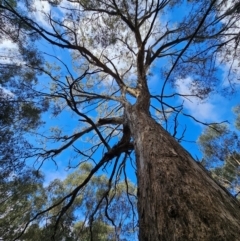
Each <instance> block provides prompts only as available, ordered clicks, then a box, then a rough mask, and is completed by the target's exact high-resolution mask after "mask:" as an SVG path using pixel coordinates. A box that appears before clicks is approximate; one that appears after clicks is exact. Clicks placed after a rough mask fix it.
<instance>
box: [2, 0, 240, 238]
mask: <svg viewBox="0 0 240 241" xmlns="http://www.w3.org/2000/svg"><path fill="white" fill-rule="evenodd" d="M47 2H48V3H49V5H48V4H46V5H45V9H44V8H42V9H40V10H39V9H37V7H36V6H37V4H35V3H36V1H33V2H31V1H26V3H27V4H28V5H24V3H25V1H22V2H21V3H22V4H21V5H19V6H20V7H21V10H19V9H18V8H16V7H13V6H12V5H11V4H9V2H8V1H4V0H3V1H1V4H0V10H1V11H4V13H5V15H3V16H2V18H3V20H4V21H8V20H9V19H11V18H13V19H17V20H18V22H19V23H22V24H23V25H24V26H25V28H26V29H27V31H26V32H25V31H21V35H20V37H18V36H17V39H18V38H20V39H21V36H23V37H25V38H26V40H27V41H25V42H28V41H30V40H36V41H37V42H36V43H37V44H40V43H44V44H47V45H48V46H49V48H48V49H47V54H44V56H45V61H44V63H45V64H43V65H41V64H38V63H36V64H32V63H31V62H32V59H31V58H28V59H26V60H25V62H24V63H22V65H23V66H27V67H29V68H30V69H33V70H35V71H38V72H39V73H42V77H41V78H40V79H41V80H42V81H41V82H39V85H37V86H36V88H35V89H34V90H35V93H36V94H37V96H42V97H45V98H47V99H48V101H49V102H50V108H51V110H53V114H54V116H55V117H58V118H60V117H63V116H64V115H65V117H66V116H67V117H68V118H69V119H70V115H68V113H67V110H70V111H71V121H72V124H73V125H75V128H73V129H74V130H72V131H69V129H68V128H67V127H65V128H63V127H58V128H57V127H54V128H52V129H51V132H48V133H46V132H45V133H44V132H42V133H38V134H39V135H41V136H43V138H44V139H45V140H44V141H45V142H43V143H44V144H41V143H40V144H38V145H37V144H36V146H34V148H33V149H31V151H35V153H34V155H31V157H32V158H33V157H35V158H36V161H39V162H40V166H41V165H42V164H43V163H44V162H46V161H47V160H53V161H55V162H56V163H57V162H58V161H59V160H60V159H58V156H59V155H60V154H64V152H65V153H67V150H69V149H70V151H71V153H72V155H71V157H70V158H69V160H68V166H69V167H75V166H78V165H80V164H81V163H83V162H91V163H93V164H94V165H93V168H92V169H91V170H90V171H89V172H88V174H87V175H86V178H85V179H84V180H83V181H82V182H80V183H78V185H77V186H76V187H75V188H74V189H72V190H71V191H70V192H69V193H68V194H66V195H65V196H64V197H62V198H61V199H56V200H55V202H54V204H53V205H52V206H51V207H49V208H47V209H42V210H39V213H38V214H36V215H35V216H33V217H32V218H31V219H30V221H29V222H28V223H27V224H26V225H25V228H24V229H23V230H22V232H21V233H20V234H19V237H20V236H21V235H22V234H23V232H24V231H26V230H27V227H28V226H29V225H30V223H31V222H32V221H33V220H35V219H37V218H38V217H40V216H44V215H46V214H50V215H51V216H50V217H49V218H50V219H52V220H54V221H55V225H54V232H53V236H56V235H57V228H58V227H59V226H61V225H60V224H61V222H62V220H64V218H65V217H66V216H67V214H68V212H69V211H70V210H71V208H72V207H73V205H74V203H75V202H77V197H78V195H79V193H80V192H81V190H83V189H84V188H85V187H86V185H87V184H88V183H89V182H90V180H91V178H92V177H93V176H94V174H95V173H96V172H98V171H101V170H108V172H109V175H108V178H109V181H108V187H109V188H108V190H107V192H103V193H100V202H99V205H97V207H99V208H100V206H101V204H103V203H104V202H103V200H106V199H109V198H110V197H111V192H110V189H112V188H114V187H116V185H113V183H117V182H119V179H121V178H124V179H125V180H127V175H128V167H130V166H131V163H132V162H133V169H134V171H136V176H137V180H138V195H137V196H138V218H139V240H140V241H142V240H151V241H154V240H174V239H175V240H176V239H177V240H206V241H207V240H209V241H210V240H237V239H238V238H239V225H240V220H239V216H240V211H239V203H238V202H237V200H235V199H234V198H233V197H231V196H230V195H229V194H228V193H227V192H226V191H225V190H223V189H222V188H221V187H220V186H219V185H218V184H217V183H216V182H214V181H213V179H212V178H211V177H210V176H209V175H208V174H207V173H206V172H205V170H203V169H202V168H201V166H199V165H197V164H196V163H195V162H194V160H193V159H192V157H191V156H190V155H189V154H188V153H187V152H186V151H185V150H184V149H183V148H182V147H181V146H180V145H179V143H178V142H179V141H181V140H182V138H183V137H182V135H181V134H180V133H179V132H178V129H177V123H178V117H179V116H180V115H181V116H189V117H191V118H193V119H195V118H194V117H193V116H190V115H188V114H187V113H186V112H185V110H184V105H178V104H177V105H174V103H173V102H171V98H174V97H176V96H182V97H189V96H186V95H184V93H177V92H176V88H175V87H176V85H177V84H179V80H181V81H183V82H186V81H187V80H188V79H189V78H190V79H191V82H190V84H189V89H190V90H191V91H192V93H191V95H193V96H195V97H198V98H199V99H204V98H205V97H207V96H208V95H209V94H210V93H211V92H212V91H214V90H215V87H216V86H218V84H219V83H220V82H221V80H219V74H218V70H219V69H218V66H220V65H221V64H223V63H225V64H226V65H227V66H230V67H229V70H230V73H231V74H229V75H228V78H227V79H225V82H226V81H228V82H231V84H232V86H234V83H235V82H234V80H235V79H236V73H237V68H233V67H234V66H236V65H234V64H233V63H235V62H234V61H235V59H234V56H237V55H238V53H239V46H238V43H239V41H238V40H239V26H238V25H237V23H238V19H239V11H238V9H239V8H238V4H236V3H234V2H233V3H232V2H231V3H230V4H229V1H225V0H222V1H217V0H212V1H209V0H207V1H206V0H201V1H195V0H193V1H175V0H152V1H142V0H134V1H125V0H122V1H115V0H111V1H109V0H107V1H105V0H101V1H94V0H91V1H85V0H76V1H72V0H69V1H67V0H66V1H46V3H47ZM31 3H32V5H31ZM50 4H52V5H51V6H50ZM180 7H183V8H184V10H185V11H184V12H183V13H182V14H179V15H178V19H174V17H173V16H174V13H176V12H177V11H178V10H179V8H180ZM48 10H49V11H48ZM50 10H51V11H50ZM41 13H42V14H41ZM167 13H169V14H170V15H168V16H167ZM39 14H40V15H39ZM171 14H172V15H171ZM164 17H166V19H164ZM3 28H4V27H3ZM32 36H34V38H33V37H32ZM40 40H41V41H40ZM31 43H32V42H31ZM50 46H51V47H52V46H55V47H56V48H55V49H56V50H59V49H67V50H68V52H67V53H65V54H66V55H64V58H60V57H59V56H58V55H57V54H53V53H52V52H51V51H50ZM58 48H59V49H58ZM27 50H29V51H30V50H32V46H28V48H27ZM53 52H54V51H53ZM34 53H36V51H35V50H34ZM69 53H70V55H69ZM70 57H71V60H72V63H71V64H69V63H68V61H63V60H65V59H67V58H70ZM157 61H159V62H157ZM154 63H157V64H159V70H158V72H157V73H158V74H157V80H158V83H159V88H161V89H160V90H159V92H158V93H156V92H155V93H154V92H153V91H151V90H150V88H149V82H148V79H150V73H151V70H153V64H154ZM163 63H168V65H167V66H166V65H164V64H163ZM46 83H47V84H46ZM167 86H168V87H169V88H170V90H171V93H170V95H167V92H166V88H167ZM33 98H35V97H34V96H33ZM169 109H170V112H171V116H170V117H168V116H167V114H168V112H169ZM153 110H156V111H157V112H159V113H162V114H161V116H160V117H161V120H162V119H163V120H164V121H165V126H164V127H165V129H166V130H164V129H163V128H162V127H161V125H160V124H159V123H160V121H161V120H160V119H158V118H157V117H156V118H155V115H154V114H153V113H154V112H153ZM167 117H168V118H167ZM171 126H173V127H172V128H170V127H171ZM168 132H170V133H171V134H172V136H171V135H170V134H169V133H168ZM43 133H44V134H43ZM174 137H175V139H177V140H178V142H177V141H176V140H175V139H174ZM84 141H87V144H86V145H85V146H83V145H82V144H83V142H84ZM52 142H54V144H52ZM82 147H85V148H82ZM131 154H134V155H135V159H134V161H133V160H132V159H131V158H132V156H131ZM126 183H127V182H126ZM105 204H108V203H105ZM106 207H107V209H108V208H110V207H111V205H107V206H106ZM96 215H97V212H96V213H94V215H93V216H92V219H94V217H95V216H96ZM90 223H91V222H90ZM153 224H154V225H153ZM222 227H224V228H222ZM17 238H18V237H17ZM17 238H16V239H17Z"/></svg>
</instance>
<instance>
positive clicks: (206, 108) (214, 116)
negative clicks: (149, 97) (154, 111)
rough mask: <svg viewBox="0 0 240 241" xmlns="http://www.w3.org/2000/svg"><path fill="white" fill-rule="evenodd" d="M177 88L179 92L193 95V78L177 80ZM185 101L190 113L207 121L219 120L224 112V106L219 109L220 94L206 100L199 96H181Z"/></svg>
mask: <svg viewBox="0 0 240 241" xmlns="http://www.w3.org/2000/svg"><path fill="white" fill-rule="evenodd" d="M176 86H177V87H176V89H177V92H178V93H179V94H182V95H191V91H190V90H191V89H192V88H193V86H192V79H191V78H190V77H188V78H186V79H178V80H176ZM181 100H183V101H184V107H185V108H186V109H187V110H188V111H189V113H190V114H191V115H192V116H194V117H195V118H196V119H198V120H200V121H205V122H219V120H220V119H221V116H222V114H223V112H224V108H222V109H221V111H219V103H217V102H221V101H222V99H221V97H220V96H215V98H211V99H208V100H206V101H204V102H203V101H201V100H200V99H199V98H198V97H195V96H191V97H187V98H184V97H181Z"/></svg>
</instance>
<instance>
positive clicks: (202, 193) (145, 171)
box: [126, 105, 240, 241]
mask: <svg viewBox="0 0 240 241" xmlns="http://www.w3.org/2000/svg"><path fill="white" fill-rule="evenodd" d="M126 116H127V121H128V124H129V127H130V130H131V133H132V136H133V140H134V146H135V151H136V162H137V177H138V214H139V225H140V226H139V227H140V231H139V240H140V241H189V240H193V241H198V240H199V241H215V240H216V241H223V240H224V241H237V240H240V203H239V202H238V201H237V200H236V199H235V198H233V197H232V196H231V195H230V194H228V193H227V192H226V191H225V190H224V189H223V188H222V187H220V186H219V185H218V184H217V183H216V182H215V181H214V180H213V179H212V178H211V177H210V176H209V175H208V173H207V172H206V171H205V170H204V169H203V168H202V167H201V166H200V165H198V164H197V163H196V162H195V161H194V160H193V158H192V157H191V155H190V154H189V153H188V152H187V151H186V150H184V149H183V148H182V147H181V146H180V145H179V143H177V142H176V140H175V139H174V138H173V137H171V136H170V135H169V134H168V133H167V132H166V131H165V130H164V129H163V128H162V127H161V126H160V125H159V124H158V123H156V122H155V121H154V120H153V119H152V118H151V117H150V115H148V114H147V113H146V112H144V111H143V110H142V109H140V108H139V107H137V106H136V105H135V106H131V107H128V108H126Z"/></svg>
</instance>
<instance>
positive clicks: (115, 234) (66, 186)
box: [5, 164, 137, 241]
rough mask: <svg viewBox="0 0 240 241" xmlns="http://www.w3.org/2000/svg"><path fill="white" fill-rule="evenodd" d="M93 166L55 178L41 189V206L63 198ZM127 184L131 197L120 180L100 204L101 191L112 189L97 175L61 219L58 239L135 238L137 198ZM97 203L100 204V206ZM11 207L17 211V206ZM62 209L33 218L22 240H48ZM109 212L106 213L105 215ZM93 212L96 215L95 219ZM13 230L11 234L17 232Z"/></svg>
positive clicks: (19, 214) (113, 239) (105, 239)
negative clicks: (35, 219) (15, 207)
mask: <svg viewBox="0 0 240 241" xmlns="http://www.w3.org/2000/svg"><path fill="white" fill-rule="evenodd" d="M91 168H92V167H91V165H89V164H87V165H86V164H85V165H82V166H81V167H80V168H78V169H77V170H75V171H74V172H73V173H72V174H70V175H69V176H67V178H66V179H65V180H63V181H60V180H58V179H56V180H54V181H52V182H51V183H50V184H49V185H48V186H47V187H46V188H45V189H44V190H42V191H44V192H43V195H42V199H41V203H42V205H45V206H46V207H47V206H51V203H55V202H57V201H58V200H61V199H62V198H63V197H64V196H65V195H66V194H67V193H69V192H70V191H71V190H72V189H73V188H74V187H75V186H77V183H79V181H80V182H81V180H84V179H85V177H86V175H87V173H88V171H89V170H90V169H91ZM128 186H129V190H128V191H129V193H128V194H130V195H131V196H130V197H128V196H127V193H126V190H125V185H124V184H123V183H119V184H117V186H116V190H115V192H114V193H113V192H112V193H111V194H110V196H109V197H110V199H109V200H108V199H107V198H106V200H104V201H103V203H101V198H102V195H101V193H104V192H106V191H107V190H108V189H109V187H108V180H107V178H106V176H104V175H99V176H94V177H93V178H92V179H91V181H90V182H89V183H88V185H87V186H86V187H85V188H84V189H83V190H82V191H81V192H80V193H79V194H78V197H77V198H76V202H75V203H74V205H73V206H72V207H71V209H69V210H68V212H67V215H66V216H65V217H64V218H63V219H62V220H61V225H60V228H59V230H58V232H57V234H56V239H58V240H62V239H65V240H71V241H73V240H74V241H77V240H79V241H82V240H86V241H90V240H91V239H93V240H99V241H103V240H104V241H107V240H108V241H123V240H134V236H136V231H135V229H136V222H137V219H136V217H135V215H136V214H135V212H136V197H135V189H134V186H133V184H131V183H130V182H129V183H128ZM35 188H36V187H35ZM34 194H35V192H34V191H33V190H32V195H34ZM38 198H39V197H38ZM128 198H130V199H131V202H129V200H130V199H128ZM20 200H21V199H20ZM29 201H30V200H29ZM31 202H32V203H33V204H34V203H36V200H34V198H32V199H31ZM104 202H109V209H108V210H106V205H105V204H104ZM38 203H39V201H38ZM5 205H6V206H8V208H9V203H7V202H6V203H5ZM97 206H99V207H98V208H97ZM8 208H5V209H8ZM12 209H13V211H14V208H12ZM59 210H61V207H56V208H55V209H52V210H51V211H50V214H51V215H50V214H48V215H46V217H45V218H44V219H41V222H40V220H38V222H36V221H34V222H33V223H32V224H31V225H30V227H29V228H28V229H27V231H26V233H25V234H24V235H23V236H22V240H25V241H27V240H29V241H30V240H43V239H49V237H51V234H52V232H53V230H54V224H55V219H54V217H56V214H57V213H58V212H59ZM22 211H23V210H20V211H19V212H18V213H15V215H16V216H18V217H19V218H20V217H22V215H21V212H22ZM26 213H27V212H26ZM106 213H107V215H105V214H106ZM94 214H95V215H94ZM29 215H31V214H29ZM93 215H94V216H95V218H94V219H93ZM51 216H52V217H51ZM134 217H135V218H134ZM134 222H135V223H134ZM6 227H8V225H5V228H6ZM13 230H14V229H13ZM13 230H12V234H13V233H14V232H13ZM6 237H7V239H6V240H11V237H10V236H9V234H6ZM125 238H127V239H125Z"/></svg>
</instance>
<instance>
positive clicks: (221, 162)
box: [198, 106, 240, 197]
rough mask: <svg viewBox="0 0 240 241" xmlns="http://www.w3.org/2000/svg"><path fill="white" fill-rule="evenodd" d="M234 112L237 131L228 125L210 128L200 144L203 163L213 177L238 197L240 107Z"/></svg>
mask: <svg viewBox="0 0 240 241" xmlns="http://www.w3.org/2000/svg"><path fill="white" fill-rule="evenodd" d="M234 112H235V114H236V120H235V126H236V128H237V130H233V128H230V127H231V126H229V125H227V124H222V125H213V126H209V127H208V128H206V129H205V130H204V132H203V134H202V135H201V136H200V137H199V140H198V142H199V145H200V149H201V150H202V153H203V159H202V163H203V164H204V165H205V166H206V167H207V168H208V169H210V171H211V173H212V176H213V177H214V178H215V179H216V180H218V181H219V183H220V184H221V185H223V186H224V187H226V188H227V189H228V190H229V191H230V192H231V193H233V194H234V195H235V196H238V194H239V192H240V183H239V181H240V179H239V177H240V169H239V168H240V160H239V158H240V156H239V153H240V149H239V148H240V140H239V132H238V131H239V125H238V120H239V116H240V115H239V114H240V113H239V106H237V107H235V108H234ZM238 197H239V196H238Z"/></svg>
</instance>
